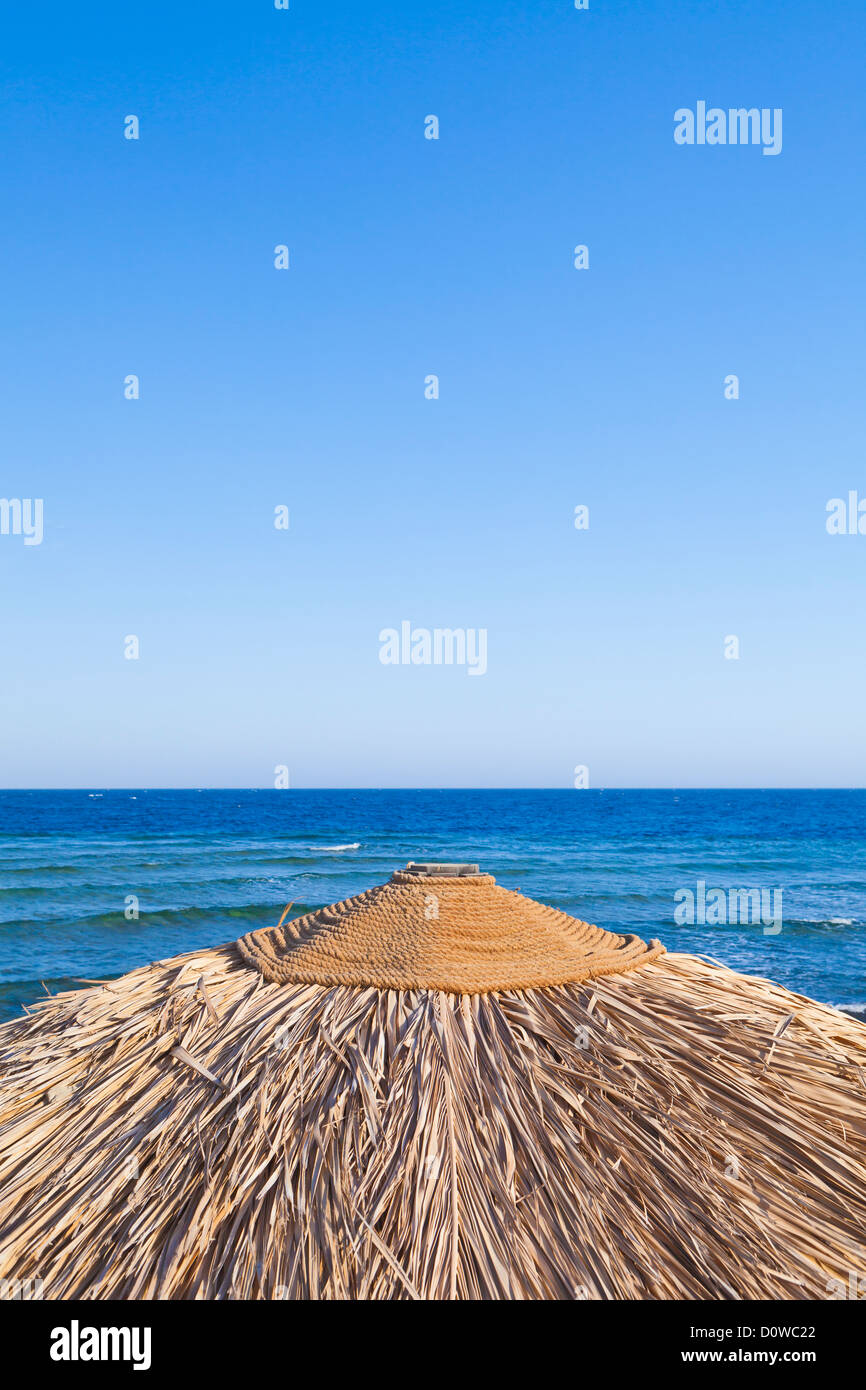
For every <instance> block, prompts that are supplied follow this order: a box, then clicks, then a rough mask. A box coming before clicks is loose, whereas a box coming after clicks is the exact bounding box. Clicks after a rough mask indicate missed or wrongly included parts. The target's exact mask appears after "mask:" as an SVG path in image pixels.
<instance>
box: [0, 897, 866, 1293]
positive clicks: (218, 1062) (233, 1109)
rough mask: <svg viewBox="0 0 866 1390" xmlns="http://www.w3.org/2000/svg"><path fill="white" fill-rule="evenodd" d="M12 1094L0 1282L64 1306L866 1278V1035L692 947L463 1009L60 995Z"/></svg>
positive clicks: (191, 978) (197, 970) (465, 999)
mask: <svg viewBox="0 0 866 1390" xmlns="http://www.w3.org/2000/svg"><path fill="white" fill-rule="evenodd" d="M509 896H510V895H509ZM523 901H526V900H523ZM343 906H345V905H343ZM558 915H559V916H561V915H562V914H558ZM346 916H347V915H346V914H345V913H344V914H342V917H341V921H343V922H345V920H346ZM299 939H308V937H307V936H305V933H304V932H303V931H302V932H301V933H300V934H299ZM618 939H619V940H622V939H621V938H618ZM0 1078H2V1081H0V1085H2V1098H0V1278H6V1279H13V1278H14V1279H20V1280H22V1281H23V1280H26V1279H35V1278H38V1279H41V1281H42V1286H43V1290H44V1294H45V1297H47V1298H64V1299H66V1298H69V1299H71V1298H185V1299H189V1298H206V1299H212V1298H218V1299H232V1298H317V1299H318V1298H334V1299H386V1298H387V1299H391V1298H455V1297H456V1298H471V1299H474V1298H508V1299H513V1298H520V1299H522V1298H528V1299H542V1298H566V1299H572V1298H589V1299H609V1298H651V1299H702V1298H762V1299H785V1298H822V1297H827V1290H828V1286H829V1281H831V1280H833V1279H836V1280H840V1281H842V1282H843V1283H846V1282H847V1280H848V1278H849V1273H850V1272H851V1271H859V1272H861V1273H862V1272H864V1269H866V1027H864V1026H863V1025H862V1024H861V1023H859V1022H857V1021H855V1020H854V1019H851V1018H849V1017H847V1016H845V1015H844V1014H841V1013H838V1012H836V1011H835V1010H833V1009H830V1008H827V1007H824V1006H822V1005H819V1004H816V1003H814V1002H812V1001H810V1000H808V999H805V998H803V997H801V996H799V995H794V994H791V993H789V992H788V991H787V990H784V989H782V988H780V987H778V986H776V985H773V984H770V983H769V982H767V981H765V980H760V979H756V978H753V977H749V976H745V975H741V974H737V973H735V972H733V971H731V970H728V969H726V968H724V967H722V966H718V965H714V964H709V963H707V962H705V961H703V960H702V959H700V958H698V957H695V956H686V955H664V956H661V957H660V958H655V959H651V960H650V961H649V962H648V963H646V964H643V965H640V966H639V967H638V968H629V969H628V970H627V971H626V972H625V973H615V974H603V975H602V976H601V977H597V978H588V979H584V980H580V981H576V982H575V981H570V982H565V983H557V984H554V985H550V986H547V987H544V988H525V989H517V988H513V989H498V990H489V991H486V992H483V993H482V992H474V993H466V992H464V993H458V992H453V991H447V990H442V989H432V988H421V987H418V988H400V989H398V988H386V987H375V988H374V987H371V986H362V985H346V984H317V983H297V982H296V983H292V982H288V983H280V982H276V981H275V982H268V981H266V979H265V978H264V976H263V975H262V974H261V973H260V972H259V971H258V970H256V969H254V968H252V967H251V966H250V964H249V963H248V959H247V958H246V956H245V955H244V954H242V953H241V951H240V950H239V949H238V947H237V946H236V945H231V946H224V947H219V948H217V949H214V950H209V951H204V952H197V953H195V954H193V955H188V956H182V957H178V958H177V959H175V960H173V961H170V962H163V963H160V964H157V965H153V966H149V967H147V968H145V969H142V970H136V971H133V972H132V973H131V974H128V975H126V976H124V977H123V978H122V979H120V980H117V981H115V982H113V983H111V984H107V985H104V986H101V987H93V988H88V989H85V990H80V991H71V992H67V993H65V994H61V995H58V996H56V997H54V998H50V999H46V1000H44V1001H41V1002H40V1003H39V1004H38V1005H37V1006H35V1008H34V1009H33V1012H32V1014H31V1015H30V1016H28V1017H27V1018H25V1019H22V1020H20V1021H16V1022H14V1023H12V1024H7V1025H5V1027H3V1028H2V1029H0Z"/></svg>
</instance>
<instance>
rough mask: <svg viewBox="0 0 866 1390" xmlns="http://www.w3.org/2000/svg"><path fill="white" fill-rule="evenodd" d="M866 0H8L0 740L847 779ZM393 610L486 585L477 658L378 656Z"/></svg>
mask: <svg viewBox="0 0 866 1390" xmlns="http://www.w3.org/2000/svg"><path fill="white" fill-rule="evenodd" d="M864 36H866V20H864V17H863V13H862V7H861V6H860V5H859V4H855V3H853V0H850V2H849V0H839V3H836V4H834V6H833V7H832V11H831V12H830V13H828V11H827V10H826V8H824V7H820V6H816V5H814V4H806V3H804V2H803V0H794V3H788V4H781V3H764V4H762V5H761V6H760V7H756V6H755V5H754V4H753V3H737V2H735V3H729V4H708V3H693V4H685V3H672V4H665V5H663V4H661V3H649V2H648V0H637V2H635V0H629V3H628V4H614V3H610V2H607V3H606V2H605V0H590V9H589V11H587V12H579V11H576V10H575V9H574V8H573V6H572V5H571V4H570V0H538V2H537V3H534V4H528V3H510V0H502V3H497V4H492V3H489V0H474V3H473V4H472V5H469V4H468V3H466V2H465V0H464V3H462V4H455V3H451V2H450V0H445V2H444V3H438V4H436V5H426V4H421V3H416V0H400V2H399V3H398V2H397V0H393V3H386V0H371V2H370V3H367V4H364V5H359V4H357V3H343V2H342V0H340V2H339V3H334V4H324V3H322V0H315V3H314V0H291V8H290V10H289V11H288V12H280V11H275V10H274V9H273V8H272V7H269V5H268V4H267V3H265V0H244V3H236V4H220V3H209V4H201V3H199V4H189V5H184V6H181V7H179V8H178V7H175V6H174V5H170V4H167V3H158V2H154V3H149V4H148V5H147V6H138V7H128V6H123V5H120V6H118V5H115V4H112V5H108V4H88V5H86V6H84V7H83V8H78V7H75V8H73V7H69V6H67V5H61V4H59V3H49V4H46V5H40V6H39V7H38V8H36V9H33V10H31V11H29V12H28V11H26V10H25V9H24V8H23V7H22V8H20V9H19V11H18V13H17V14H16V15H15V16H13V17H7V18H6V19H5V22H4V33H3V42H2V44H0V77H2V81H0V152H2V171H0V176H2V182H3V190H4V202H5V209H6V211H5V216H4V218H3V220H2V225H0V276H2V294H3V304H4V313H3V325H4V332H3V334H2V343H0V393H2V410H0V430H2V435H0V451H2V452H0V460H2V467H0V496H3V497H7V498H36V497H39V498H42V499H44V539H43V542H42V544H41V545H38V546H25V545H24V544H23V540H22V537H20V536H15V535H0V593H2V604H0V644H2V652H3V657H4V663H3V666H4V681H3V690H2V696H0V706H2V727H0V783H2V785H4V786H12V787H14V786H35V787H39V786H42V787H59V786H87V787H90V786H233V785H238V786H269V785H272V783H273V777H274V768H275V767H276V766H277V765H282V764H284V765H286V766H288V767H289V769H290V776H291V781H292V784H293V785H294V786H299V787H300V786H322V787H328V786H569V785H571V783H572V776H573V769H574V767H575V765H577V764H582V765H586V766H588V768H589V770H590V774H589V775H590V782H591V785H593V786H672V785H677V786H856V785H863V783H864V776H866V740H864V738H863V734H862V710H863V705H864V678H866V669H864V667H866V662H864V642H866V637H864V631H863V623H862V616H861V615H862V612H863V585H864V565H866V536H859V535H857V536H829V535H828V534H827V531H826V528H825V518H826V510H825V509H826V504H827V501H828V500H829V499H830V498H833V497H839V496H843V497H844V496H847V493H848V491H849V490H850V489H859V491H860V495H861V496H863V497H866V467H864V453H863V408H862V398H863V382H862V376H863V350H862V321H863V265H862V228H863V223H864V211H866V209H864V201H866V199H864V193H863V177H862V174H863V159H862V156H863V149H864V118H863V99H862V54H863V39H864ZM698 100H706V101H707V102H708V104H710V105H718V106H720V107H722V108H728V107H733V106H747V107H751V106H755V107H759V108H761V107H770V108H777V107H778V108H782V110H783V113H784V124H783V130H784V141H783V149H782V152H781V154H780V155H778V156H777V157H774V158H767V157H764V156H762V153H761V150H760V149H759V148H755V147H751V146H748V147H735V146H728V147H723V148H709V147H703V148H699V147H683V146H678V145H676V144H675V143H674V140H673V129H674V119H673V117H674V112H675V110H677V109H678V108H680V107H686V106H688V107H692V108H694V107H695V105H696V102H697V101H698ZM128 114H136V115H138V117H139V119H140V123H141V135H140V139H139V140H138V141H128V140H125V139H124V137H123V122H124V117H125V116H126V115H128ZM429 114H435V115H437V116H438V118H439V121H440V138H439V140H438V141H432V140H426V139H425V138H424V118H425V116H427V115H429ZM281 243H285V244H287V245H288V246H289V248H290V255H291V268H290V270H288V271H277V270H276V269H275V268H274V264H273V261H274V247H275V245H277V244H281ZM578 243H583V244H586V245H587V246H588V247H589V250H590V267H589V269H588V270H587V271H576V270H575V269H574V268H573V264H572V260H573V247H574V246H575V245H576V244H578ZM130 373H135V374H136V375H138V376H139V378H140V383H141V387H140V389H141V396H140V399H139V400H137V401H129V400H126V399H124V394H123V383H124V378H125V377H126V376H127V375H128V374H130ZM431 373H435V374H436V375H438V377H439V379H440V397H439V399H438V400H427V399H425V396H424V380H425V377H426V376H427V375H428V374H431ZM729 373H736V374H737V375H738V376H739V379H740V399H739V400H736V401H728V400H726V399H725V397H724V389H723V388H724V379H725V377H726V375H727V374H729ZM279 504H285V505H286V506H288V507H289V508H290V513H291V526H290V529H289V530H288V531H287V532H283V531H277V530H275V528H274V526H273V515H274V508H275V506H277V505H279ZM577 504H586V505H588V506H589V508H590V527H589V530H588V531H585V532H578V531H576V530H575V529H574V526H573V514H574V508H575V506H576V505H577ZM402 620H409V621H410V622H411V623H412V624H413V625H415V626H417V627H426V628H431V629H432V628H435V627H448V628H461V627H462V628H474V629H479V628H484V629H486V630H487V634H488V671H487V674H486V675H485V676H484V677H483V678H481V679H471V678H468V673H467V670H466V669H465V668H460V667H456V666H453V667H445V666H406V667H403V666H398V667H391V666H383V665H382V664H381V662H380V660H379V648H380V643H379V633H380V631H381V630H383V629H385V628H389V627H398V626H399V624H400V622H401V621H402ZM128 634H135V635H136V636H138V638H139V640H140V657H139V659H138V660H137V661H130V660H126V659H124V638H125V636H126V635H128ZM731 634H734V635H737V636H738V637H739V639H740V659H739V660H736V661H732V660H726V659H725V657H724V639H725V637H726V636H728V635H731Z"/></svg>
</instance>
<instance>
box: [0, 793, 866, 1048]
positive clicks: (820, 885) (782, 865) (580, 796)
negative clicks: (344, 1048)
mask: <svg viewBox="0 0 866 1390" xmlns="http://www.w3.org/2000/svg"><path fill="white" fill-rule="evenodd" d="M409 860H422V861H424V860H446V861H469V862H473V863H477V864H479V865H480V866H481V868H482V869H483V870H485V871H486V872H489V873H492V874H493V875H494V876H495V878H496V880H497V882H499V883H500V884H502V885H503V886H504V887H506V888H512V889H516V890H519V891H520V892H522V893H525V894H528V895H529V896H531V897H534V898H537V899H539V900H540V901H542V902H546V903H550V904H552V905H553V906H555V907H558V908H561V909H562V910H563V911H565V912H569V913H571V914H572V915H574V916H576V917H580V918H583V919H584V920H585V921H589V922H594V923H596V924H597V925H598V926H601V927H606V928H608V929H609V930H612V931H618V932H637V933H639V934H640V935H642V936H644V937H659V938H660V939H661V940H662V941H663V942H664V943H665V945H666V946H667V947H668V948H669V949H670V950H673V951H692V952H698V953H700V954H702V955H705V956H709V957H711V958H712V959H714V960H718V961H722V962H723V963H725V964H726V965H730V966H732V967H734V968H735V969H737V970H744V971H748V972H750V973H752V974H757V975H762V976H764V977H767V978H769V979H772V980H776V981H779V982H780V983H781V984H784V985H786V986H787V987H788V988H789V989H792V990H795V991H797V992H799V993H803V994H807V995H810V996H811V997H813V998H815V999H819V1000H821V1001H823V1002H825V1003H829V1004H835V1005H837V1006H839V1007H844V1008H847V1009H850V1010H851V1011H852V1012H854V1013H857V1014H859V1015H860V1016H863V1015H864V1008H866V791H859V790H857V791H723V790H720V791H696V790H683V791H675V790H674V791H628V790H592V789H581V790H564V791H559V790H554V791H540V790H539V791H507V790H490V791H466V790H453V791H449V790H419V791H411V790H403V791H394V790H381V791H377V790H369V791H337V790H333V791H303V790H289V789H286V790H250V791H237V790H225V791H217V790H207V789H205V790H201V791H197V790H185V791H176V790H175V791H167V790H146V789H143V788H141V789H138V790H135V789H132V790H125V791H118V790H111V791H109V790H100V789H99V788H92V789H90V790H85V791H43V790H40V791H4V792H0V1019H3V1020H5V1019H9V1018H13V1017H16V1016H19V1015H20V1014H21V1011H22V1006H24V1005H28V1004H31V1003H32V1002H33V1001H35V1000H36V999H38V998H40V997H44V995H45V994H46V992H48V993H54V992H56V991H57V990H60V989H69V988H75V987H77V985H78V982H80V981H81V980H82V979H84V980H101V979H109V978H112V977H114V976H117V975H120V974H123V973H124V972H125V971H127V970H131V969H133V968H135V967H136V966H140V965H144V964H146V963H147V962H148V961H151V960H161V959H164V958H166V957H168V956H173V955H177V954H179V953H180V952H183V951H193V950H198V949H200V948H201V947H204V946H211V945H217V944H220V943H223V942H228V941H233V940H235V939H236V938H237V937H238V936H240V935H241V934H242V933H243V932H246V931H249V930H250V929H251V928H253V927H266V926H269V925H272V924H275V923H276V922H277V920H278V919H279V917H280V915H281V913H282V911H283V909H284V908H285V907H286V906H287V904H289V903H292V904H293V906H292V909H291V915H292V916H297V915H300V914H301V913H303V912H308V911H310V910H311V909H312V908H315V907H319V906H321V905H322V904H325V903H330V902H334V901H338V900H342V899H345V898H348V897H351V896H352V895H353V894H355V893H359V892H361V891H363V890H364V889H367V888H371V887H373V886H374V885H376V884H379V883H382V882H384V881H385V880H386V879H387V878H388V877H389V876H390V874H391V873H392V872H393V870H394V869H396V868H400V867H402V866H404V865H405V864H406V863H407V862H408V861H409ZM739 890H746V891H745V892H744V893H741V892H740V891H739ZM762 893H763V897H762V896H761V894H762ZM761 909H763V910H761Z"/></svg>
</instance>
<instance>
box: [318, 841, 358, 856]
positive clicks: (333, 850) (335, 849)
mask: <svg viewBox="0 0 866 1390" xmlns="http://www.w3.org/2000/svg"><path fill="white" fill-rule="evenodd" d="M315 848H316V849H320V850H321V851H322V853H323V854H339V853H340V852H341V850H344V849H360V848H361V842H360V840H356V841H355V843H354V844H353V845H316V846H315Z"/></svg>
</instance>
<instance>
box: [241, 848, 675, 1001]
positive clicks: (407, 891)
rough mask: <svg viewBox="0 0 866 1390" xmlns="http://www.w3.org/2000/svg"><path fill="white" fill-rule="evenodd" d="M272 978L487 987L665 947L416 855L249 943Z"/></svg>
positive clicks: (647, 955)
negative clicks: (376, 880)
mask: <svg viewBox="0 0 866 1390" xmlns="http://www.w3.org/2000/svg"><path fill="white" fill-rule="evenodd" d="M237 944H238V949H239V950H240V953H241V955H242V956H243V958H244V960H245V961H246V963H247V964H248V965H251V966H253V967H254V968H255V969H257V970H259V971H260V972H261V974H262V975H263V976H264V977H265V979H266V980H268V981H271V982H279V983H284V984H288V983H292V984H320V985H353V986H359V987H372V988H377V989H426V990H444V991H446V992H448V993H452V994H487V993H490V992H492V991H496V990H513V989H518V990H520V989H540V988H545V987H546V986H549V985H557V984H568V983H573V982H579V981H581V980H587V979H592V978H594V977H596V976H599V975H615V974H619V973H620V972H623V971H627V970H634V969H636V968H637V967H639V966H642V965H646V964H647V963H648V962H650V961H652V960H655V959H656V958H657V957H658V956H659V955H661V954H662V952H663V951H664V947H663V946H662V945H661V943H660V942H658V941H650V942H649V943H647V942H645V941H643V940H641V938H640V937H638V936H632V935H629V936H620V935H618V934H617V933H615V932H608V931H603V930H602V929H601V928H600V927H596V926H593V925H591V924H590V923H588V922H583V921H580V920H579V919H578V918H576V917H571V916H569V915H568V913H565V912H560V911H559V910H558V909H556V908H553V907H547V906H545V905H544V904H542V903H539V902H536V901H535V900H534V899H533V898H527V897H524V896H523V894H522V893H516V892H512V891H511V890H509V889H507V888H502V887H501V886H500V885H499V884H497V882H496V880H495V878H494V877H493V875H492V874H486V873H481V872H480V870H479V867H478V865H477V864H429V863H425V864H416V863H411V862H410V863H409V864H408V865H407V867H406V868H405V869H398V870H397V871H396V872H395V873H394V874H392V876H391V878H390V880H389V881H388V882H387V883H385V884H382V885H380V886H379V887H376V888H371V889H369V890H368V891H367V892H365V893H360V894H358V895H357V896H356V897H353V898H348V899H346V900H345V901H344V902H339V903H332V904H331V905H330V906H328V907H323V908H319V909H318V910H317V911H315V912H309V913H307V914H306V915H305V916H303V917H298V918H296V919H295V920H294V921H292V922H287V923H285V925H284V924H282V923H281V924H280V925H279V926H277V927H270V928H266V929H264V930H261V931H254V932H249V933H248V934H247V935H246V936H242V937H241V938H240V940H239V941H238V943H237Z"/></svg>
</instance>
